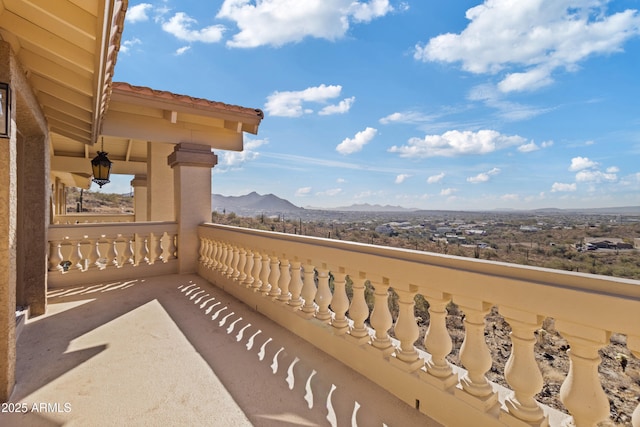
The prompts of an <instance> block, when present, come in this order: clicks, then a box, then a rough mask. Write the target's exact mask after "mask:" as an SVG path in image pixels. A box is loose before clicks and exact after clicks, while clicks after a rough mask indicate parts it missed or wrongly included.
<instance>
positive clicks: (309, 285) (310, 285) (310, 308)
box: [301, 264, 318, 316]
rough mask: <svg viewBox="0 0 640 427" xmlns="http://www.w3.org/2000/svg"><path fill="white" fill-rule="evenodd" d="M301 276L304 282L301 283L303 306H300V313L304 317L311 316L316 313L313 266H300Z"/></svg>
mask: <svg viewBox="0 0 640 427" xmlns="http://www.w3.org/2000/svg"><path fill="white" fill-rule="evenodd" d="M302 274H303V276H304V280H303V281H302V293H301V296H302V299H303V300H304V304H303V305H302V313H304V314H305V315H311V316H312V315H313V314H315V312H316V305H315V303H314V298H315V297H316V292H317V291H318V290H317V289H316V281H315V266H313V265H311V264H304V265H303V266H302Z"/></svg>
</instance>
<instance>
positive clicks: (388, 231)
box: [375, 224, 398, 236]
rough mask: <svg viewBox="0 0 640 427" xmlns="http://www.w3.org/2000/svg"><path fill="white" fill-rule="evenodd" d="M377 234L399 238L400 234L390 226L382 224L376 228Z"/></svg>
mask: <svg viewBox="0 0 640 427" xmlns="http://www.w3.org/2000/svg"><path fill="white" fill-rule="evenodd" d="M375 231H376V233H379V234H384V235H385V236H397V235H398V232H396V230H394V228H393V227H392V226H391V225H390V224H382V225H379V226H377V227H376V228H375Z"/></svg>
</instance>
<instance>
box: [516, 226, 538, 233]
mask: <svg viewBox="0 0 640 427" xmlns="http://www.w3.org/2000/svg"><path fill="white" fill-rule="evenodd" d="M520 231H524V232H525V233H532V232H535V231H538V227H535V226H533V225H521V226H520Z"/></svg>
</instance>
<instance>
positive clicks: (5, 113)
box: [0, 83, 11, 138]
mask: <svg viewBox="0 0 640 427" xmlns="http://www.w3.org/2000/svg"><path fill="white" fill-rule="evenodd" d="M10 124H11V88H10V87H9V84H8V83H0V138H10V137H11V135H9V133H10V131H11V127H10Z"/></svg>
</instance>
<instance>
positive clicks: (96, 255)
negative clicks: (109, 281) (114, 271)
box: [87, 239, 100, 268]
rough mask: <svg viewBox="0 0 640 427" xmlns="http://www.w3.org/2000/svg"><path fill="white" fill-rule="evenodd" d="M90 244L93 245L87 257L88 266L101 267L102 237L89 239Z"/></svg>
mask: <svg viewBox="0 0 640 427" xmlns="http://www.w3.org/2000/svg"><path fill="white" fill-rule="evenodd" d="M89 245H90V246H91V250H90V251H89V255H88V257H87V258H88V263H87V268H99V267H100V264H99V262H98V260H99V259H100V239H92V240H89Z"/></svg>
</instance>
